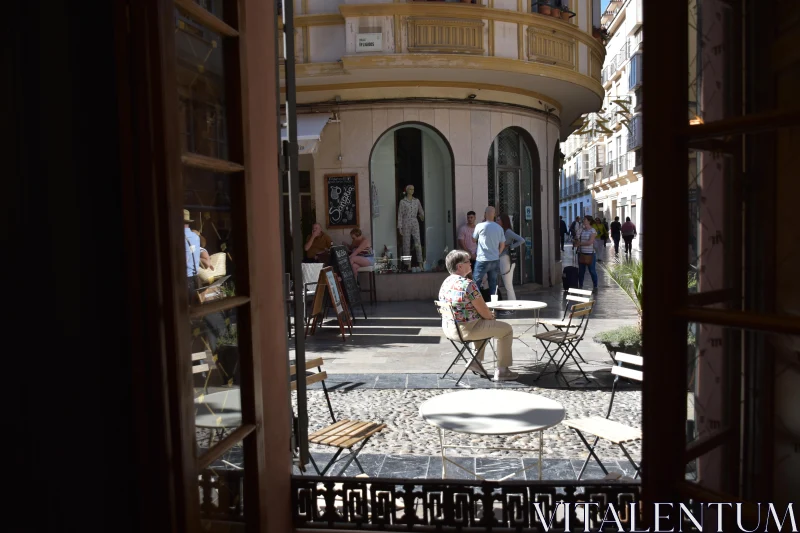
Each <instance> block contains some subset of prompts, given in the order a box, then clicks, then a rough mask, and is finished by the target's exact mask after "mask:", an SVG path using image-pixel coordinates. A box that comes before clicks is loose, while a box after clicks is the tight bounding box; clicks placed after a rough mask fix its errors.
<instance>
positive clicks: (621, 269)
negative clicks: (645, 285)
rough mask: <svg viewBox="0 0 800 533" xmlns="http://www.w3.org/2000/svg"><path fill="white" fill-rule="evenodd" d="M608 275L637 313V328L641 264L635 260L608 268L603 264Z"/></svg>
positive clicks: (640, 305)
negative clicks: (629, 300)
mask: <svg viewBox="0 0 800 533" xmlns="http://www.w3.org/2000/svg"><path fill="white" fill-rule="evenodd" d="M603 268H604V269H606V271H607V272H608V275H609V276H610V277H611V279H612V280H614V283H616V284H617V285H619V287H620V288H621V289H622V290H623V291H625V294H627V295H628V298H630V299H631V301H632V302H633V305H635V306H636V312H637V313H639V326H641V322H642V278H643V275H642V274H643V272H644V270H643V269H642V262H641V261H638V260H636V259H625V260H624V261H621V262H619V263H613V264H611V265H610V266H609V265H607V264H605V263H604V264H603Z"/></svg>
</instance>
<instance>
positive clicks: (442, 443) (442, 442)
mask: <svg viewBox="0 0 800 533" xmlns="http://www.w3.org/2000/svg"><path fill="white" fill-rule="evenodd" d="M536 433H538V434H539V448H538V449H536V448H505V447H500V446H498V447H490V446H463V445H459V444H446V443H445V439H444V430H443V429H442V428H439V446H440V449H441V454H442V479H445V476H446V474H447V471H446V467H447V463H450V464H452V465H455V466H457V467H458V468H460V469H461V470H464V471H465V472H469V473H470V474H472V475H473V476H475V477H476V478H479V479H482V480H483V481H489V480H487V479H486V478H485V477H483V476H481V475H480V474H477V473H475V472H473V471H472V470H470V469H469V468H466V467H465V466H462V465H460V464H458V463H456V462H455V461H452V460H451V459H450V458H449V457H447V455H446V454H445V450H446V449H447V448H467V449H471V450H488V451H515V452H536V451H538V452H539V461H537V463H536V466H537V467H538V470H539V480H540V481H541V479H542V442H543V441H544V430H541V431H537V432H536ZM523 465H524V463H523ZM531 468H533V465H531V466H525V467H523V468H520V469H519V470H517V471H516V472H512V473H511V474H509V475H507V476H505V477H502V478H500V479H497V480H492V481H505V480H507V479H510V478H512V477H514V476H516V475H517V474H521V473H523V472H526V471H528V470H530V469H531Z"/></svg>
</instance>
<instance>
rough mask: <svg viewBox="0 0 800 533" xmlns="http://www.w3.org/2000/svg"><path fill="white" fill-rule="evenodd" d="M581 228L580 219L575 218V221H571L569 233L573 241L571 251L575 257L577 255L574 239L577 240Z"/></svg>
mask: <svg viewBox="0 0 800 533" xmlns="http://www.w3.org/2000/svg"><path fill="white" fill-rule="evenodd" d="M582 227H583V223H582V222H581V217H575V220H573V221H572V224H570V226H569V233H570V236H571V237H572V241H573V246H572V251H573V253H574V254H575V255H576V256H577V255H578V246H577V245H575V244H574V242H575V239H577V238H578V234H579V233H580V232H581V228H582Z"/></svg>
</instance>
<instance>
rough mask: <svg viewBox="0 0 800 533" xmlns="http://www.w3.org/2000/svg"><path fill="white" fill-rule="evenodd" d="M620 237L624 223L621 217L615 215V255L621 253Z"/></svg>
mask: <svg viewBox="0 0 800 533" xmlns="http://www.w3.org/2000/svg"><path fill="white" fill-rule="evenodd" d="M620 237H622V224H620V223H619V217H614V222H612V223H611V238H612V239H613V241H614V255H619V239H620Z"/></svg>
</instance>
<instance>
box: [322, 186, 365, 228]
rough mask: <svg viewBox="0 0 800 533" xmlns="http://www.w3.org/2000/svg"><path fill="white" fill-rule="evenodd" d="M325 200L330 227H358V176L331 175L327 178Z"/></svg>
mask: <svg viewBox="0 0 800 533" xmlns="http://www.w3.org/2000/svg"><path fill="white" fill-rule="evenodd" d="M325 200H326V208H327V212H328V215H327V216H328V227H329V228H330V227H333V228H342V229H344V228H349V227H357V226H358V175H357V174H329V175H326V176H325Z"/></svg>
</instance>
